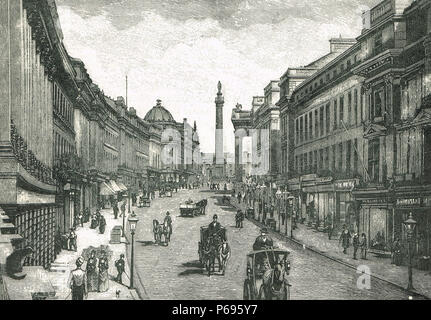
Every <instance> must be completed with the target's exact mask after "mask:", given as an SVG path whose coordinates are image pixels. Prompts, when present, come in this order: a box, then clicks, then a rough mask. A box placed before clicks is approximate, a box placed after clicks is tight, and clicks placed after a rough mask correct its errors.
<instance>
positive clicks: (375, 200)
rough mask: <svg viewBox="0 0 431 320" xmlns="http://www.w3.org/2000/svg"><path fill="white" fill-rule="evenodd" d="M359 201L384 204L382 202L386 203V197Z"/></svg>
mask: <svg viewBox="0 0 431 320" xmlns="http://www.w3.org/2000/svg"><path fill="white" fill-rule="evenodd" d="M361 201H362V203H364V204H384V203H387V200H386V199H363V200H361Z"/></svg>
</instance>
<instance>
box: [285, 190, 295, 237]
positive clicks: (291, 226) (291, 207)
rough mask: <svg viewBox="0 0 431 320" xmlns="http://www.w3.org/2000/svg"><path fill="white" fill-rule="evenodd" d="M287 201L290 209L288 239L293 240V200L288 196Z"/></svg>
mask: <svg viewBox="0 0 431 320" xmlns="http://www.w3.org/2000/svg"><path fill="white" fill-rule="evenodd" d="M287 199H288V201H289V207H290V210H291V212H290V238H291V239H293V219H294V217H293V212H294V210H293V200H294V199H295V198H294V197H293V196H292V195H289V197H288V198H287Z"/></svg>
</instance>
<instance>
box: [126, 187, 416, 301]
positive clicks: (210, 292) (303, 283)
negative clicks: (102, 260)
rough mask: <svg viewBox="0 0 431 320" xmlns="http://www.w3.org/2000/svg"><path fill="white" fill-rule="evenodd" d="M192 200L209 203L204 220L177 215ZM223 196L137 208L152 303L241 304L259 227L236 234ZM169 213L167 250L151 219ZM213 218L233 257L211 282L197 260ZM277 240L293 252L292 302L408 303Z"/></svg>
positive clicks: (138, 259)
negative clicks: (208, 301)
mask: <svg viewBox="0 0 431 320" xmlns="http://www.w3.org/2000/svg"><path fill="white" fill-rule="evenodd" d="M189 197H190V198H192V199H193V200H194V201H199V200H201V199H203V198H206V199H208V206H207V211H206V215H205V216H199V217H194V218H183V217H180V216H179V205H180V203H181V202H183V201H185V200H186V199H188V198H189ZM221 197H222V194H220V193H215V192H210V191H207V190H180V191H179V192H178V193H174V194H173V197H172V198H157V199H156V200H154V201H153V202H152V204H151V207H150V208H134V209H135V212H136V213H137V215H138V216H139V219H140V221H139V223H138V227H137V234H136V236H135V240H136V243H135V248H136V250H135V263H136V272H137V273H139V278H140V279H141V281H142V285H143V286H144V287H145V291H146V293H147V295H148V298H150V299H242V295H243V282H244V279H245V271H246V254H247V253H248V252H250V251H251V246H252V244H253V242H254V239H255V237H256V236H257V235H258V234H259V228H258V227H257V226H256V225H254V224H253V223H251V222H249V221H247V220H245V221H244V228H243V229H241V230H237V229H235V227H234V225H235V221H234V215H235V209H233V208H232V207H227V206H221V203H220V201H221ZM167 210H169V211H170V212H171V216H172V220H173V235H172V238H171V243H170V244H169V246H158V245H155V244H154V238H153V233H152V220H153V219H157V220H159V221H163V218H164V216H165V213H166V211H167ZM213 214H217V215H218V217H219V222H220V223H221V224H222V225H223V226H225V227H226V228H227V237H228V241H229V244H230V246H231V250H232V255H231V258H230V260H229V262H228V267H227V271H226V275H225V276H219V275H211V277H208V276H207V275H206V274H204V273H203V272H202V270H203V269H202V268H201V266H200V264H199V261H198V241H199V236H200V235H199V228H200V226H204V225H208V224H209V223H210V221H211V219H212V215H213ZM274 240H275V243H276V245H278V246H279V247H282V248H286V249H288V250H289V251H290V252H291V255H290V261H291V265H292V269H291V275H290V283H291V284H292V288H291V298H292V299H408V295H407V294H406V293H405V292H404V290H401V289H399V288H396V287H394V286H391V285H389V284H387V283H385V282H383V281H380V280H377V279H371V289H370V290H360V289H358V288H357V286H356V282H357V279H358V277H359V276H360V275H359V274H357V273H356V271H355V270H353V269H351V268H348V267H346V266H344V265H341V264H339V263H336V262H334V261H332V260H329V259H327V258H325V257H322V256H320V255H318V254H315V253H313V252H311V251H308V250H304V249H302V248H298V247H290V245H289V247H288V245H286V244H285V243H281V242H280V241H278V240H277V239H276V238H274ZM129 250H130V246H129ZM136 281H138V280H136Z"/></svg>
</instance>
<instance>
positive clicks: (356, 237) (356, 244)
mask: <svg viewBox="0 0 431 320" xmlns="http://www.w3.org/2000/svg"><path fill="white" fill-rule="evenodd" d="M352 244H353V259H354V260H358V259H357V258H356V254H357V252H358V249H359V234H358V233H357V232H355V234H354V235H353V239H352Z"/></svg>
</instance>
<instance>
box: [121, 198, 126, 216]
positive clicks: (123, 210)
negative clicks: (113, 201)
mask: <svg viewBox="0 0 431 320" xmlns="http://www.w3.org/2000/svg"><path fill="white" fill-rule="evenodd" d="M125 214H126V200H124V201H123V203H122V204H121V214H120V217H122V216H124V215H125Z"/></svg>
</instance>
